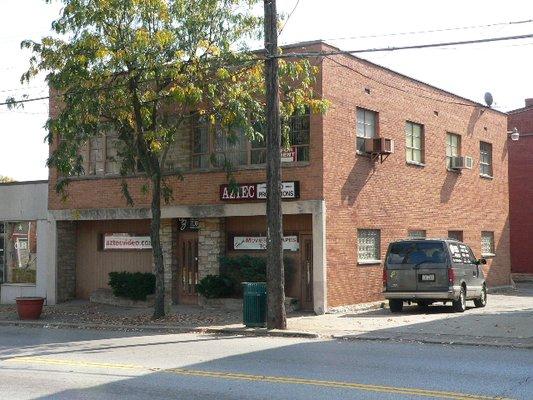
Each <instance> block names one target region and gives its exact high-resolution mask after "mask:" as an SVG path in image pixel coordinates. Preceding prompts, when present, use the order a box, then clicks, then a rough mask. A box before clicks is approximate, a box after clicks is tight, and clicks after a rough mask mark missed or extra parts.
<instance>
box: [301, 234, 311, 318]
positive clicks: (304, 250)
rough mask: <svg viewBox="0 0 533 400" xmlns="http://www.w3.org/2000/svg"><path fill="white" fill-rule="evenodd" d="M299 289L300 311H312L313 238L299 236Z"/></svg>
mask: <svg viewBox="0 0 533 400" xmlns="http://www.w3.org/2000/svg"><path fill="white" fill-rule="evenodd" d="M300 242H301V247H300V252H301V256H300V260H301V274H300V275H301V287H302V296H301V298H300V304H301V308H302V310H312V309H313V237H312V235H300Z"/></svg>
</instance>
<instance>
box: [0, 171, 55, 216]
mask: <svg viewBox="0 0 533 400" xmlns="http://www.w3.org/2000/svg"><path fill="white" fill-rule="evenodd" d="M47 215H48V181H31V182H11V183H1V184H0V221H35V220H40V219H41V220H42V219H47Z"/></svg>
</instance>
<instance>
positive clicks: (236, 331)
mask: <svg viewBox="0 0 533 400" xmlns="http://www.w3.org/2000/svg"><path fill="white" fill-rule="evenodd" d="M0 326H27V327H32V328H45V329H48V328H53V329H61V328H63V329H94V330H108V331H123V332H166V333H200V334H202V333H203V334H206V333H210V334H217V335H242V336H265V337H268V336H271V337H291V338H306V339H317V338H319V337H320V336H319V335H318V334H317V333H312V332H302V331H288V330H279V329H271V330H268V329H266V328H246V327H242V328H241V327H236V328H225V327H221V328H202V327H190V326H172V325H160V326H154V325H113V324H90V323H72V322H41V321H0Z"/></svg>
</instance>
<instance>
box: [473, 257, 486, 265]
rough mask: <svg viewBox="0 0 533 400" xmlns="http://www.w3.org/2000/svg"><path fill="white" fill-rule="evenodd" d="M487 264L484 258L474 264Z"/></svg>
mask: <svg viewBox="0 0 533 400" xmlns="http://www.w3.org/2000/svg"><path fill="white" fill-rule="evenodd" d="M486 263H487V260H486V259H484V258H480V259H479V260H477V263H476V264H478V265H479V264H486Z"/></svg>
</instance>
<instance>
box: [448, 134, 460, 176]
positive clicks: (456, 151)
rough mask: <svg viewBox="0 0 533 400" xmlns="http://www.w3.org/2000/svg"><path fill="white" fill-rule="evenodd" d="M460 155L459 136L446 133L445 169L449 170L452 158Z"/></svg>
mask: <svg viewBox="0 0 533 400" xmlns="http://www.w3.org/2000/svg"><path fill="white" fill-rule="evenodd" d="M460 155H461V136H460V135H457V134H455V133H449V132H448V133H446V167H447V168H448V169H451V167H452V157H459V156H460Z"/></svg>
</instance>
